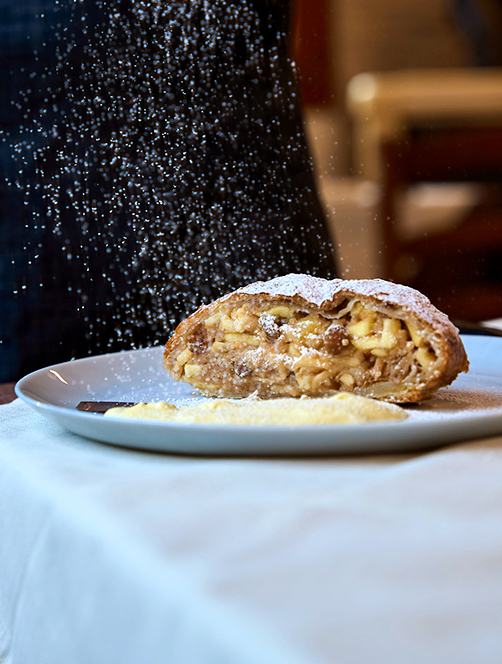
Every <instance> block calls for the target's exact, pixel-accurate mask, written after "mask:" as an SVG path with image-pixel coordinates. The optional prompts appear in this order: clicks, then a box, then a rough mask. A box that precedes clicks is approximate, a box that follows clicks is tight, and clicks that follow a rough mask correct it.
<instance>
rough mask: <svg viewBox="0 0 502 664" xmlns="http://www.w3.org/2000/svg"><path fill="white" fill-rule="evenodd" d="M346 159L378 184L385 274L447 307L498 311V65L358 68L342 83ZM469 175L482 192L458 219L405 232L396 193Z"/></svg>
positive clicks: (467, 313)
mask: <svg viewBox="0 0 502 664" xmlns="http://www.w3.org/2000/svg"><path fill="white" fill-rule="evenodd" d="M347 107H348V112H349V115H350V117H351V120H352V123H353V162H354V169H355V171H356V173H357V174H358V175H359V176H360V177H361V178H363V179H364V180H372V181H374V182H377V183H378V185H379V187H380V189H381V201H380V205H379V214H378V224H379V231H380V249H381V252H382V265H383V274H382V276H384V277H385V278H387V279H391V280H394V281H397V282H401V283H409V284H410V285H412V286H414V287H417V288H419V289H420V290H423V291H424V292H425V293H426V294H427V295H429V297H430V298H431V299H432V300H433V301H435V303H436V304H437V305H438V306H439V307H440V308H442V309H443V310H444V311H446V312H447V313H448V314H449V315H450V316H451V317H453V318H457V319H464V320H473V321H474V320H481V319H487V318H495V317H498V316H501V315H502V195H501V191H502V68H500V69H499V68H486V69H478V68H465V69H464V68H452V69H432V70H420V69H414V70H409V71H395V72H382V73H367V74H359V75H357V76H356V77H354V78H353V79H352V80H351V81H350V83H349V85H348V88H347ZM431 182H435V183H440V182H443V183H452V182H475V183H484V184H485V185H486V187H487V188H486V191H487V192H488V193H487V196H486V197H485V199H484V203H483V204H482V205H479V206H476V207H475V208H474V209H473V210H471V211H470V212H469V213H468V214H466V217H465V219H464V220H463V221H462V223H460V224H458V225H456V226H455V227H454V228H452V229H449V230H447V231H442V232H439V233H436V234H434V235H429V234H428V233H425V232H424V233H423V234H422V236H421V237H420V236H419V237H415V238H413V239H409V238H407V237H406V236H405V235H404V234H403V233H402V229H401V224H400V218H399V205H398V200H399V197H400V196H402V194H403V192H404V191H406V190H407V189H409V188H411V187H413V186H415V185H417V184H418V183H431Z"/></svg>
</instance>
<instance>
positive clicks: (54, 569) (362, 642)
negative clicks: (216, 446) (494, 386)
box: [0, 400, 502, 664]
mask: <svg viewBox="0 0 502 664" xmlns="http://www.w3.org/2000/svg"><path fill="white" fill-rule="evenodd" d="M501 661H502V438H493V439H489V440H482V441H475V442H469V443H466V444H463V445H456V446H453V447H445V448H443V449H439V450H436V451H432V452H430V453H427V454H423V455H413V456H410V455H406V456H404V455H403V456H389V455H381V456H373V457H366V456H361V457H358V458H343V457H338V458H337V457H331V458H322V459H315V458H314V459H305V458H304V459H302V458H297V459H236V458H226V459H225V458H223V459H218V458H195V457H182V456H171V455H167V454H166V455H162V454H149V453H141V452H135V451H131V450H126V449H120V448H114V447H111V446H106V445H101V444H99V443H95V442H91V441H88V440H85V439H83V438H79V437H77V436H74V435H72V434H69V433H66V432H65V431H63V430H62V429H60V428H59V427H58V426H57V425H55V424H52V423H50V422H48V421H46V420H45V419H43V418H42V417H41V416H40V415H38V414H37V413H35V412H32V411H31V409H29V407H28V406H27V405H25V404H24V403H22V402H21V401H19V400H17V401H15V402H13V403H12V404H9V405H5V406H0V662H2V664H11V663H12V664H42V663H43V664H76V663H78V664H101V663H102V664H158V663H161V662H162V663H163V664H167V663H169V664H199V663H201V664H202V663H203V664H209V663H211V664H250V663H253V664H325V663H332V664H338V663H340V664H348V663H357V664H373V663H377V662H378V663H382V664H393V663H396V664H404V663H406V664H415V663H416V664H435V663H438V664H445V663H448V664H449V663H454V664H464V663H465V664H474V663H475V664H488V663H493V664H500V662H501Z"/></svg>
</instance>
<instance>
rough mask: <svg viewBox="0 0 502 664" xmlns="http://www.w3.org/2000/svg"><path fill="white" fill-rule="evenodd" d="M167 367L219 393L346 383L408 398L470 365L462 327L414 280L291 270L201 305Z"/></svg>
mask: <svg viewBox="0 0 502 664" xmlns="http://www.w3.org/2000/svg"><path fill="white" fill-rule="evenodd" d="M164 366H165V368H166V369H167V370H168V371H169V372H170V374H171V375H172V376H173V377H174V378H175V379H176V380H183V381H186V382H188V383H190V384H191V385H193V386H194V387H195V388H197V389H198V390H200V392H202V393H203V394H206V395H210V396H218V397H245V396H248V395H250V394H252V393H255V394H256V395H257V396H260V397H265V398H268V397H284V396H288V397H299V396H303V395H307V396H326V395H329V394H333V393H335V392H340V391H342V392H353V393H354V394H359V395H362V396H366V397H372V398H375V399H381V400H383V401H389V402H394V403H407V402H417V401H421V400H422V399H426V398H428V397H430V396H431V395H432V394H434V392H435V391H436V390H438V389H439V388H440V387H444V386H446V385H449V384H450V383H451V382H453V380H454V379H455V378H456V376H457V375H458V374H459V373H460V372H462V371H467V370H468V366H469V363H468V360H467V355H466V352H465V349H464V346H463V344H462V341H461V339H460V336H459V332H458V330H457V328H456V327H455V326H454V325H453V324H452V323H451V321H450V320H449V319H448V317H447V316H446V315H445V314H443V313H442V312H440V311H439V310H438V309H437V308H436V307H435V306H433V305H432V304H431V302H430V301H429V300H428V299H427V298H426V297H425V296H424V295H422V294H421V293H419V292H418V291H416V290H414V289H412V288H409V287H407V286H402V285H398V284H393V283H390V282H387V281H383V280H381V279H371V280H343V279H334V280H332V281H327V280H325V279H320V278H316V277H311V276H308V275H303V274H290V275H287V276H284V277H276V278H275V279H271V280H270V281H265V282H256V283H253V284H250V285H248V286H245V287H244V288H240V289H239V290H237V291H234V292H233V293H229V294H228V295H225V296H224V297H222V298H220V299H218V300H216V301H215V302H213V303H211V304H209V305H206V306H203V307H200V308H199V309H198V310H197V311H196V312H195V313H194V314H192V315H191V316H189V317H188V318H187V319H186V320H184V321H182V322H181V323H180V324H179V325H178V327H177V328H176V330H175V332H174V334H173V335H172V337H171V338H170V339H169V341H168V342H167V344H166V346H165V351H164Z"/></svg>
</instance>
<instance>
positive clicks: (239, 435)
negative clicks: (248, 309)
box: [16, 336, 502, 454]
mask: <svg viewBox="0 0 502 664" xmlns="http://www.w3.org/2000/svg"><path fill="white" fill-rule="evenodd" d="M463 341H464V344H465V347H466V350H467V354H468V356H469V360H470V364H471V368H470V371H469V373H468V374H462V375H461V376H459V377H458V378H457V380H456V381H455V383H454V384H453V385H452V386H451V387H450V388H448V389H442V390H440V391H439V392H438V394H437V396H436V397H435V398H434V399H431V400H429V401H427V402H424V403H423V404H421V405H417V406H410V407H408V412H409V414H410V416H409V418H408V419H407V420H405V421H401V422H381V423H369V424H359V425H353V424H352V425H321V426H309V427H306V426H297V427H282V426H281V427H277V426H274V427H263V426H220V425H193V424H172V423H167V422H166V423H164V422H147V421H134V420H115V419H111V418H110V419H108V418H105V417H103V416H102V415H98V414H95V413H85V412H80V411H77V410H76V409H75V407H76V405H77V404H78V403H79V402H80V401H91V400H99V401H134V402H137V401H159V400H165V401H171V402H173V403H176V404H178V405H180V404H183V403H187V401H190V400H193V397H194V395H193V393H192V388H191V387H190V386H189V385H185V384H183V383H177V382H175V381H173V380H172V379H171V378H170V377H169V376H168V374H167V373H166V372H165V371H164V369H163V367H162V348H161V347H156V348H150V349H147V350H136V351H127V352H123V353H112V354H108V355H99V356H96V357H89V358H85V359H82V360H74V361H72V362H65V363H63V364H57V365H54V366H52V367H47V368H45V369H40V370H39V371H35V372H34V373H32V374H29V375H28V376H25V378H23V379H22V380H20V381H19V382H18V383H17V385H16V393H17V395H18V396H19V397H20V398H21V399H23V400H24V401H26V402H27V403H28V404H30V405H31V406H33V407H34V408H36V409H37V410H38V411H39V412H40V413H42V414H43V415H45V416H47V417H49V418H51V419H53V420H54V421H56V422H57V423H58V424H59V425H61V426H62V427H64V428H65V429H68V430H69V431H72V432H73V433H76V434H80V435H81V436H86V437H87V438H91V439H94V440H98V441H101V442H105V443H113V444H116V445H122V446H126V447H134V448H144V449H150V450H162V451H166V452H181V453H196V454H278V453H279V454H292V453H294V454H308V453H325V452H363V451H364V452H367V451H391V450H394V451H398V450H399V451H405V450H411V449H419V448H427V447H432V446H436V445H438V444H443V443H450V442H454V441H460V440H468V439H472V438H480V437H483V436H488V435H494V434H499V433H500V434H502V337H485V336H464V337H463ZM197 398H203V397H197Z"/></svg>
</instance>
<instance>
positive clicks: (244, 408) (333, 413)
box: [105, 392, 408, 426]
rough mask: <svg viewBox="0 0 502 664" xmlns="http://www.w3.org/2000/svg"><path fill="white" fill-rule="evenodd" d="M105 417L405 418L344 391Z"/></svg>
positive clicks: (255, 422) (244, 421)
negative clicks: (328, 394)
mask: <svg viewBox="0 0 502 664" xmlns="http://www.w3.org/2000/svg"><path fill="white" fill-rule="evenodd" d="M105 417H120V418H131V419H136V420H138V419H139V420H153V421H160V422H173V423H187V424H230V425H234V426H235V425H245V426H249V425H251V426H301V425H307V426H311V425H317V424H362V423H365V422H378V421H389V420H404V419H406V418H407V417H408V415H407V413H406V411H405V410H403V408H401V407H400V406H396V405H394V404H390V403H384V402H381V401H376V400H374V399H368V398H366V397H361V396H356V395H354V394H349V393H346V392H341V393H339V394H335V395H333V396H330V397H322V398H301V399H295V398H279V399H264V400H261V399H254V398H248V399H241V400H240V401H230V400H226V399H219V400H214V401H206V402H202V403H197V404H194V405H189V406H181V407H177V406H174V405H173V404H170V403H166V402H165V401H157V402H153V403H138V404H136V405H134V406H129V407H122V408H111V409H110V410H108V411H107V412H106V413H105Z"/></svg>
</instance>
